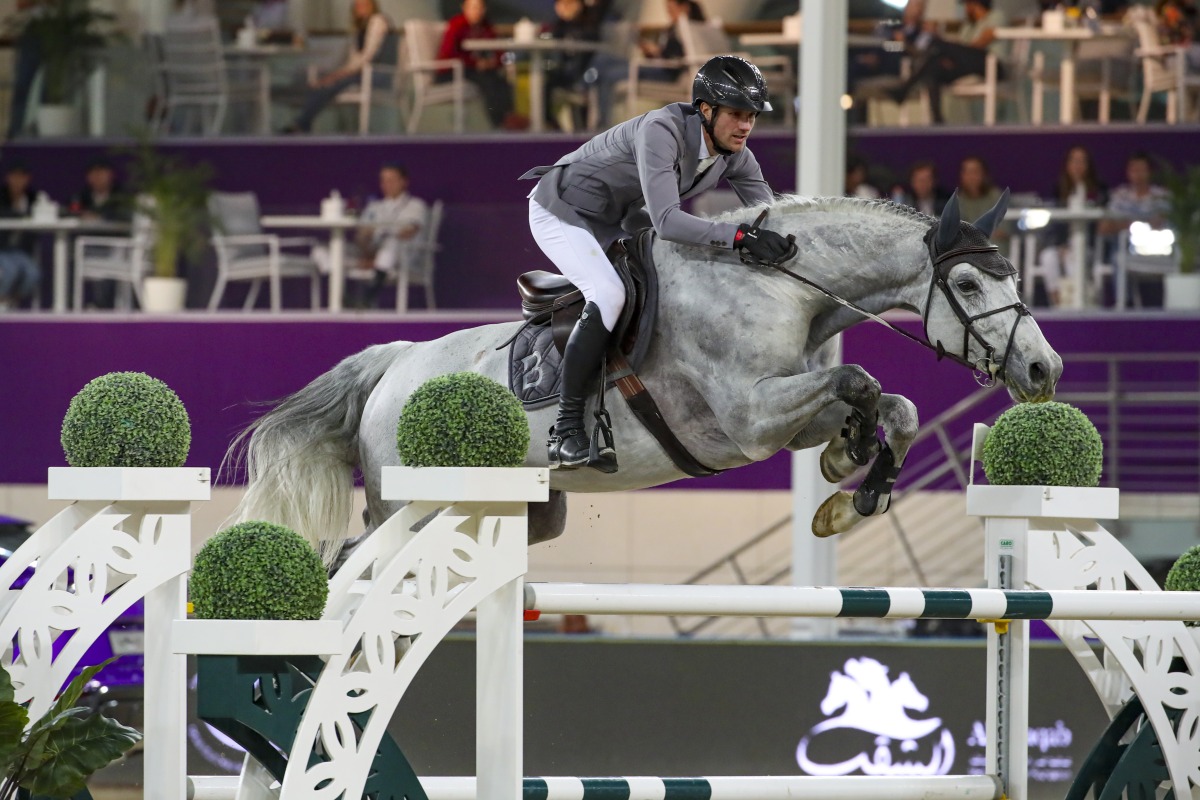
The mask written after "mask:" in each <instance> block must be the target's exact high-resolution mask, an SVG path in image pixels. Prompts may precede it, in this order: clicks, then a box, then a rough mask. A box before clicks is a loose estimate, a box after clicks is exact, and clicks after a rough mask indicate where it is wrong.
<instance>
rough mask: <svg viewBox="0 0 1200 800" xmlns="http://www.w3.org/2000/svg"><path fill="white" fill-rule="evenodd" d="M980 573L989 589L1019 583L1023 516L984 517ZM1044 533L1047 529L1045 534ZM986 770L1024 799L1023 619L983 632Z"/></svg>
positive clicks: (1013, 798) (1025, 546) (1025, 540)
mask: <svg viewBox="0 0 1200 800" xmlns="http://www.w3.org/2000/svg"><path fill="white" fill-rule="evenodd" d="M983 527H984V536H985V544H984V574H985V576H986V577H987V582H988V588H989V589H1025V588H1026V579H1027V577H1028V558H1029V527H1030V521H1029V520H1028V519H1025V518H999V517H984V520H983ZM1047 535H1048V534H1047ZM987 652H988V659H987V686H988V693H987V749H986V758H987V766H986V770H987V773H988V774H989V775H998V776H999V777H1000V780H1001V782H1002V783H1003V787H1002V788H1003V789H1004V794H1005V797H1007V798H1008V799H1009V800H1026V798H1027V797H1028V782H1029V746H1028V742H1029V622H1028V621H1027V620H1012V621H1011V622H1010V623H1009V624H1008V631H1007V633H1006V635H1003V636H1001V635H1000V634H998V633H997V632H996V626H995V625H989V626H988V632H987Z"/></svg>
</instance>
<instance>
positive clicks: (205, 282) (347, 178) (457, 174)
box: [0, 125, 1198, 308]
mask: <svg viewBox="0 0 1200 800" xmlns="http://www.w3.org/2000/svg"><path fill="white" fill-rule="evenodd" d="M1197 138H1198V137H1197V129H1196V128H1195V127H1191V126H1188V127H1185V126H1166V125H1150V126H1141V127H1139V126H1105V127H1099V126H1080V127H1079V128H1078V129H1071V130H1062V129H1046V130H1034V129H1030V128H1024V129H1003V130H1001V131H1000V132H999V133H997V132H992V131H988V130H986V129H983V128H960V129H950V130H931V129H928V128H922V129H914V130H911V131H897V130H894V129H893V130H860V131H856V132H854V133H853V134H852V136H851V142H850V147H851V148H853V149H855V150H858V151H859V152H861V153H862V154H863V155H865V156H867V157H868V158H869V159H870V160H871V161H872V162H873V163H874V164H875V165H876V167H877V168H878V171H879V172H880V173H881V176H880V177H879V178H878V179H877V180H879V181H880V182H883V181H884V177H885V176H883V175H882V173H889V172H890V173H891V174H892V175H893V176H899V177H903V176H904V175H905V174H906V172H907V169H908V166H909V165H910V164H911V163H912V162H914V161H916V160H918V159H924V158H933V159H934V160H935V161H936V162H937V164H938V166H939V169H940V172H941V174H942V176H943V181H944V182H945V183H947V184H952V183H953V178H954V177H955V176H956V175H957V168H958V162H959V161H960V160H961V159H962V158H963V157H964V156H966V155H971V154H982V155H984V156H985V157H987V159H988V160H989V161H990V162H991V164H992V171H993V174H994V176H995V179H996V181H997V183H999V184H1001V185H1007V186H1011V187H1012V188H1013V190H1014V191H1018V192H1029V191H1035V192H1041V193H1043V194H1046V193H1048V192H1049V191H1050V189H1051V185H1052V183H1053V181H1054V176H1055V175H1056V174H1057V171H1058V166H1059V163H1060V162H1061V160H1062V156H1063V153H1064V151H1065V150H1066V149H1067V147H1068V146H1070V145H1071V144H1074V143H1076V142H1080V141H1082V142H1084V143H1085V144H1087V146H1088V147H1090V148H1091V149H1092V151H1093V152H1094V153H1095V154H1096V156H1097V163H1098V165H1099V167H1100V173H1101V176H1102V177H1103V178H1104V180H1106V181H1107V182H1109V183H1110V184H1112V185H1115V184H1117V183H1120V182H1121V180H1122V177H1121V176H1122V173H1123V165H1124V160H1125V157H1126V156H1127V155H1128V154H1129V153H1130V152H1131V151H1133V150H1135V149H1146V150H1149V151H1151V152H1154V153H1158V154H1160V155H1162V156H1164V157H1167V158H1169V159H1171V160H1175V161H1176V162H1180V163H1182V162H1184V161H1187V160H1189V159H1196V158H1197V156H1196V154H1195V144H1196V141H1197ZM581 141H582V140H581V139H578V138H573V137H570V136H561V135H546V136H537V137H508V136H506V137H465V138H464V137H442V138H430V137H408V138H384V137H379V138H369V139H359V138H338V139H321V138H291V137H289V138H283V137H281V138H275V139H267V140H252V139H222V140H178V141H171V142H170V143H168V144H166V145H164V149H166V150H169V151H171V152H175V153H178V154H181V155H184V156H185V157H187V158H189V159H191V160H195V161H200V160H203V161H208V162H209V163H211V164H212V166H213V169H214V173H215V178H214V181H213V185H214V186H215V187H216V188H218V189H222V190H228V191H242V190H253V191H255V192H257V193H258V195H259V198H260V202H261V204H262V207H263V209H264V211H265V212H268V213H270V212H275V213H302V212H307V213H312V212H315V211H316V210H317V208H318V207H319V206H318V204H319V202H320V200H321V198H322V197H325V196H326V195H328V194H329V191H330V190H331V189H334V188H337V189H338V190H340V191H341V193H342V194H343V195H345V196H346V197H349V198H352V199H353V198H359V199H360V201H361V199H362V198H366V197H368V196H370V195H371V194H372V193H373V192H374V191H375V183H376V175H377V169H378V167H379V165H380V164H383V163H385V162H389V161H399V162H401V163H403V164H405V165H406V166H407V167H408V168H409V170H410V172H411V173H412V186H413V192H414V193H416V194H418V195H420V196H422V197H426V198H429V199H434V198H441V199H442V200H444V201H445V202H446V203H447V214H446V222H445V227H444V229H443V235H442V242H443V245H444V250H443V252H442V254H441V255H440V256H439V261H438V263H439V267H438V274H437V278H436V288H437V294H438V300H439V304H440V305H441V306H442V307H445V308H512V307H513V305H514V304H513V293H512V285H513V280H514V279H515V278H516V276H517V275H518V274H519V273H521V272H524V271H526V270H528V269H542V268H548V267H549V262H548V261H547V260H546V259H545V257H544V256H543V255H542V254H541V252H540V251H539V250H538V249H537V247H536V246H535V245H534V243H533V241H532V239H531V238H530V235H529V229H528V225H527V222H526V204H525V195H526V194H527V193H528V191H529V190H530V189H531V188H532V187H531V185H530V184H528V183H522V182H519V181H517V177H518V176H519V175H520V174H521V173H522V172H524V171H525V170H527V169H529V168H530V167H533V166H536V165H538V164H548V163H552V162H554V161H555V160H557V159H558V157H559V156H561V155H563V154H564V153H566V152H569V151H570V150H572V149H574V148H575V147H576V146H577V145H578V144H579V143H580V142H581ZM126 146H127V145H126ZM753 148H754V152H755V155H756V156H757V157H758V160H759V161H760V163H761V164H762V165H763V171H764V173H765V175H766V177H767V179H768V181H769V182H770V183H771V185H772V186H773V187H774V188H775V189H776V190H777V191H781V192H788V191H793V190H794V188H795V163H796V158H795V137H794V135H792V134H790V133H789V132H786V131H760V132H758V133H756V134H755V136H754V144H753ZM112 150H113V145H112V144H111V143H94V142H55V141H52V140H50V141H37V140H18V141H16V142H14V143H11V144H9V145H7V146H6V148H5V152H4V156H3V161H8V160H10V159H20V160H22V161H24V162H25V163H27V164H28V165H29V166H30V167H31V168H32V170H33V174H34V178H35V181H36V183H37V185H38V186H40V187H42V188H43V189H45V190H46V191H48V192H49V193H50V194H51V196H53V197H55V198H56V199H59V200H62V201H66V200H67V199H69V198H70V196H71V195H72V194H74V193H75V192H77V191H78V190H79V187H80V185H81V183H82V176H83V172H84V170H85V168H86V166H87V163H88V161H89V160H91V159H92V158H94V157H96V156H97V155H101V154H105V153H109V152H110V151H112ZM118 157H119V155H118ZM0 163H2V162H0ZM883 188H884V189H886V188H887V187H886V186H884V187H883ZM46 272H47V273H48V272H49V271H48V270H47V271H46ZM190 279H191V282H192V285H193V286H192V292H191V294H190V298H191V300H190V301H191V303H192V305H193V306H194V305H199V304H202V302H203V301H204V300H206V299H207V295H208V289H209V287H211V284H212V274H211V267H207V268H201V269H199V270H196V271H194V272H193V274H192V275H191V276H190ZM48 280H49V278H48V275H47V277H46V281H47V285H46V291H47V292H48V291H49V286H48ZM302 295H303V292H301V293H300V295H297V296H294V297H293V299H294V300H295V302H294V304H295V305H303V302H304V299H303V296H302ZM243 296H244V287H234V288H231V290H230V292H229V293H228V296H227V298H226V301H225V303H226V305H227V306H230V307H237V306H238V305H239V304H240V303H241V300H242V297H243ZM261 302H265V300H263V301H261Z"/></svg>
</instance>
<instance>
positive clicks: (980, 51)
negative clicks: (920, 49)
mask: <svg viewBox="0 0 1200 800" xmlns="http://www.w3.org/2000/svg"><path fill="white" fill-rule="evenodd" d="M965 5H966V12H967V23H966V24H965V25H963V27H962V29H961V30H960V31H959V41H957V42H952V41H947V40H946V39H942V38H936V37H935V38H934V39H933V40H932V41H930V42H929V47H928V48H927V49H926V51H925V56H924V58H923V60H922V61H921V63H920V64H919V65H918V66H917V68H916V69H915V70H914V71H913V74H912V77H910V78H909V79H908V80H907V81H905V82H904V83H903V84H901V86H900V87H899V88H897V89H895V90H893V92H892V93H891V94H892V99H893V100H895V101H896V102H897V103H901V102H903V101H904V100H905V99H907V97H908V95H909V93H910V92H911V91H912V90H913V88H914V87H916V86H920V85H924V86H925V87H926V89H928V91H929V106H930V113H931V114H932V115H933V121H934V122H935V123H939V124H940V123H941V122H942V121H943V120H942V91H941V90H942V87H943V86H945V85H947V84H949V83H952V82H954V81H956V80H958V79H959V78H963V77H966V76H967V75H983V74H984V72H985V71H986V65H987V56H988V53H989V52H991V53H994V54H995V55H997V56H1003V55H1004V54H1005V53H1006V51H1007V46H1006V43H1005V42H1003V41H1001V40H999V39H997V38H996V29H997V28H1001V27H1004V25H1005V24H1006V23H1007V21H1008V19H1007V17H1006V16H1005V14H1004V12H1002V11H1000V10H999V9H995V8H992V0H966V4H965ZM1000 71H1001V72H1003V71H1004V70H1003V65H1000ZM1000 77H1003V75H1001V76H1000Z"/></svg>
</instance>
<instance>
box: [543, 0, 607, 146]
mask: <svg viewBox="0 0 1200 800" xmlns="http://www.w3.org/2000/svg"><path fill="white" fill-rule="evenodd" d="M549 33H550V35H551V36H552V37H553V38H554V39H558V40H562V41H576V42H598V41H600V26H599V21H598V20H597V19H596V18H595V16H594V15H593V14H590V13H588V9H587V8H586V7H585V6H584V4H583V0H554V22H553V23H551V24H550V26H549ZM591 61H592V53H588V52H580V53H568V52H560V53H551V54H550V55H549V58H548V61H547V64H546V83H545V101H544V104H543V108H545V110H546V124H547V125H548V126H549V127H550V128H552V129H553V128H557V127H558V121H557V120H556V119H555V115H554V103H553V96H554V93H555V91H559V92H562V91H567V92H570V91H573V90H574V89H575V88H576V87H577V86H578V85H579V83H580V82H581V81H582V80H583V75H584V72H586V71H587V68H588V66H590V64H591ZM583 112H584V109H583V108H582V107H576V109H575V116H576V119H575V124H574V126H573V127H574V129H576V130H578V129H581V128H583V127H584V119H583V116H584V113H583Z"/></svg>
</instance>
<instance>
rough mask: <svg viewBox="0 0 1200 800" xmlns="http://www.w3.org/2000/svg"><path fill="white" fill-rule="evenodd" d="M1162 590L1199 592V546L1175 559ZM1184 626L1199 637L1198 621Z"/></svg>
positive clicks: (1189, 549) (1192, 621)
mask: <svg viewBox="0 0 1200 800" xmlns="http://www.w3.org/2000/svg"><path fill="white" fill-rule="evenodd" d="M1163 588H1164V589H1166V590H1167V591H1168V592H1200V544H1198V545H1194V546H1193V547H1189V548H1188V549H1187V550H1185V551H1183V555H1181V556H1180V557H1179V558H1177V559H1175V563H1174V564H1172V565H1171V569H1170V571H1169V572H1167V580H1166V581H1165V582H1164V585H1163ZM1184 624H1185V625H1187V626H1188V627H1189V628H1192V629H1193V632H1194V633H1195V634H1197V635H1198V636H1200V620H1191V621H1188V622H1186V623H1184Z"/></svg>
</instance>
